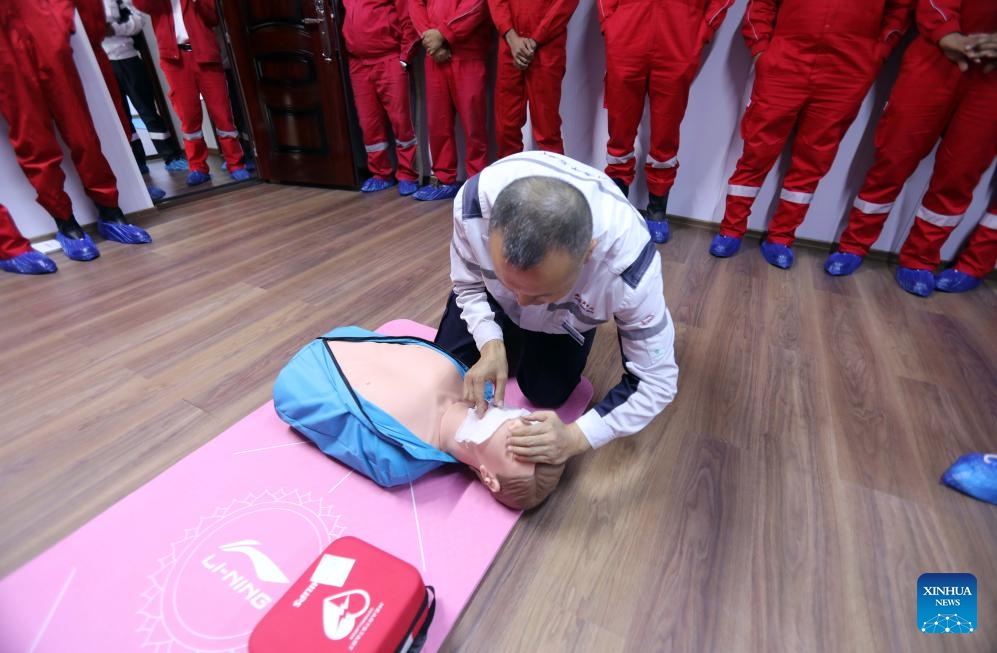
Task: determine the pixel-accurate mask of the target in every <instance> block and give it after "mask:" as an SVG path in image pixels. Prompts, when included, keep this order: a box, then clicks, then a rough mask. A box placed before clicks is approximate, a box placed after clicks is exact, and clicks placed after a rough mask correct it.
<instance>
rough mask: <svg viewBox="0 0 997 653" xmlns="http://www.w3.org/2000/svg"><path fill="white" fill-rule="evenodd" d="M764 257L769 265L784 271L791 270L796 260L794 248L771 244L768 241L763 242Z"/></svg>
mask: <svg viewBox="0 0 997 653" xmlns="http://www.w3.org/2000/svg"><path fill="white" fill-rule="evenodd" d="M762 257H763V258H764V259H765V260H766V261H768V263H769V265H774V266H775V267H777V268H782V269H783V270H788V269H789V268H791V267H792V266H793V261H795V260H796V257H795V256H794V255H793V250H792V248H790V247H789V246H788V245H779V244H778V243H770V242H769V241H767V240H763V241H762Z"/></svg>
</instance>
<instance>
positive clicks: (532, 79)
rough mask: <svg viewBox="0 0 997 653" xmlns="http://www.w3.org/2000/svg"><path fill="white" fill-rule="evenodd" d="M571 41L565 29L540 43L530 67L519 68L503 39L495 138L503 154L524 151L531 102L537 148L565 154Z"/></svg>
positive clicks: (500, 44)
mask: <svg viewBox="0 0 997 653" xmlns="http://www.w3.org/2000/svg"><path fill="white" fill-rule="evenodd" d="M567 41H568V35H567V33H565V34H564V35H562V36H560V37H558V38H556V39H554V40H553V41H551V42H549V43H545V44H543V45H542V46H540V47H538V48H537V51H536V54H534V56H533V61H532V62H531V63H530V65H529V67H528V68H527V69H526V70H519V69H518V68H516V67H515V66H514V65H513V63H512V50H511V49H510V48H509V44H508V43H506V41H505V39H503V38H500V39H499V53H498V71H497V74H496V79H495V140H496V142H497V144H498V156H499V158H502V157H504V156H508V155H510V154H515V153H516V152H522V151H523V125H525V124H526V104H527V102H529V105H530V121H531V123H532V128H533V140H535V141H536V142H537V148H538V149H540V150H545V151H547V152H556V153H557V154H564V141H563V139H562V138H561V83H562V82H563V81H564V71H565V69H566V66H567V55H566V52H565V46H566V44H567Z"/></svg>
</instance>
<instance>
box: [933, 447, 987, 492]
mask: <svg viewBox="0 0 997 653" xmlns="http://www.w3.org/2000/svg"><path fill="white" fill-rule="evenodd" d="M942 483H944V484H945V485H947V486H949V487H950V488H952V489H953V490H958V491H959V492H962V493H963V494H968V495H969V496H971V497H974V498H977V499H979V500H980V501H986V502H987V503H993V504H997V454H992V453H988V454H983V453H967V454H966V455H965V456H960V457H959V460H957V461H955V462H954V463H952V466H951V467H949V468H948V469H947V470H945V473H944V474H943V475H942Z"/></svg>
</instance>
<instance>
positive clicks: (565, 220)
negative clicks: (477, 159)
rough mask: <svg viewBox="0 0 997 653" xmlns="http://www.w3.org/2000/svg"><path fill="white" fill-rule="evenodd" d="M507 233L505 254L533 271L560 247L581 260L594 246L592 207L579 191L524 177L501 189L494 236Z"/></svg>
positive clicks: (493, 221) (556, 182) (557, 181)
mask: <svg viewBox="0 0 997 653" xmlns="http://www.w3.org/2000/svg"><path fill="white" fill-rule="evenodd" d="M494 231H499V232H501V233H502V255H503V256H504V257H505V260H506V261H507V262H508V263H509V265H512V266H513V267H516V268H519V269H520V270H529V269H530V268H532V267H533V266H535V265H537V264H538V263H540V261H542V260H543V259H544V257H546V256H547V254H548V253H549V252H550V251H552V250H555V249H561V250H564V251H565V252H567V253H568V254H569V255H571V256H572V257H574V258H577V259H579V260H580V259H581V258H582V257H583V256H584V255H585V253H586V252H587V251H588V247H589V243H590V242H592V209H591V208H589V204H588V201H587V200H586V199H585V196H584V195H583V194H582V193H581V191H579V190H578V189H577V188H575V187H574V186H572V185H571V184H569V183H568V182H566V181H563V180H561V179H557V178H556V177H542V176H535V177H522V178H521V179H517V180H515V181H513V182H512V183H510V184H509V185H508V186H506V187H505V188H503V189H502V191H501V192H500V193H499V194H498V197H497V198H495V204H494V205H493V206H492V214H491V224H490V225H489V232H494Z"/></svg>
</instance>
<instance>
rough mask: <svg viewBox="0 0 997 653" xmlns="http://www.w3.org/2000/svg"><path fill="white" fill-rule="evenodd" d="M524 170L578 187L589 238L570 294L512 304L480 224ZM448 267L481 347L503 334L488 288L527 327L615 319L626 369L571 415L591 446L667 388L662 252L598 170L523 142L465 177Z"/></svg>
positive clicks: (624, 427)
mask: <svg viewBox="0 0 997 653" xmlns="http://www.w3.org/2000/svg"><path fill="white" fill-rule="evenodd" d="M531 176H545V177H556V178H558V179H562V180H564V181H566V182H568V183H569V184H571V185H572V186H574V187H575V188H577V189H578V190H579V191H581V192H582V194H583V195H584V196H585V199H586V200H587V201H588V203H589V206H590V207H591V209H592V222H593V225H592V226H593V230H592V237H593V238H594V239H595V240H596V241H597V244H596V246H595V250H594V251H593V252H592V256H591V258H590V259H589V261H588V262H587V263H585V265H584V267H583V268H582V272H581V274H580V275H579V277H578V281H577V282H576V283H575V287H574V288H573V289H572V290H571V292H569V293H568V295H566V296H565V297H563V298H562V299H560V300H558V301H557V302H554V303H550V304H544V305H539V306H520V305H519V304H518V303H517V302H516V296H515V294H514V293H513V292H511V291H510V290H509V289H507V288H506V287H505V286H503V285H502V284H501V283H500V282H499V281H498V279H497V278H496V276H495V266H494V265H493V264H492V259H491V254H490V252H489V249H488V225H489V219H490V216H491V210H492V206H493V205H494V203H495V199H496V198H497V197H498V194H499V192H500V191H501V190H502V189H503V188H505V187H506V186H507V185H508V184H509V183H511V182H512V181H514V180H516V179H520V178H522V177H531ZM450 277H451V279H452V280H453V285H454V293H455V294H456V296H457V305H458V306H459V307H460V308H461V317H462V318H463V319H464V321H465V322H467V325H468V329H469V330H470V332H471V335H472V336H473V337H474V342H475V344H477V346H478V349H479V350H480V349H481V347H482V346H483V345H484V344H485V343H486V342H488V341H489V340H501V339H502V330H501V328H500V327H499V325H498V323H497V322H496V321H495V313H494V312H493V311H492V309H491V307H490V306H489V304H488V299H487V294H490V295H491V296H492V297H493V298H494V299H495V301H497V302H498V304H499V306H501V307H502V310H504V311H505V312H506V314H507V315H508V316H509V318H510V319H511V320H512V321H513V322H514V323H515V324H517V325H519V326H520V327H521V328H523V329H526V330H529V331H540V332H543V333H555V334H567V335H569V336H571V337H573V338H575V339H576V340H579V341H581V340H582V335H581V334H584V333H585V332H587V331H591V330H592V329H594V328H596V327H597V326H598V325H599V324H602V323H603V322H608V321H609V320H615V322H616V328H617V332H618V333H619V342H620V351H621V353H622V355H623V366H624V368H626V371H627V374H625V375H624V376H623V379H622V381H621V382H620V383H619V385H617V386H616V387H615V388H613V389H612V390H610V392H609V394H607V395H606V396H605V397H604V398H603V399H602V401H601V402H599V404H598V405H597V406H595V407H594V408H593V409H592V410H590V411H588V412H587V413H585V414H584V415H582V416H581V417H580V418H579V419H578V421H577V422H576V423H577V424H578V426H579V427H580V428H581V430H582V432H583V433H584V434H585V437H586V438H587V439H588V441H589V443H590V444H591V445H592V447H593V448H595V447H599V446H602V445H604V444H606V443H607V442H609V441H610V440H612V439H614V438H617V437H620V436H623V435H630V434H632V433H636V432H637V431H639V430H641V429H643V428H644V427H645V426H647V425H648V424H649V423H650V422H651V420H652V419H654V417H655V416H656V415H657V414H658V413H660V412H661V411H662V410H663V409H664V408H665V406H667V405H668V404H669V403H671V401H672V399H673V398H674V397H675V393H676V391H677V385H678V384H677V381H678V365H676V363H675V351H674V340H675V328H674V325H673V324H672V319H671V315H670V314H669V313H668V308H667V307H666V306H665V297H664V292H663V288H662V280H661V259H660V257H659V256H658V251H657V250H656V249H655V247H654V244H653V243H652V242H651V239H650V236H649V235H648V232H647V228H646V227H645V225H644V222H643V220H642V219H641V217H640V214H639V213H638V212H637V210H636V209H634V207H633V206H632V205H631V204H630V203H629V202H628V201H627V200H626V198H625V197H623V194H622V193H620V191H619V189H617V188H616V186H615V184H613V182H612V180H610V179H609V177H607V176H606V175H604V174H603V173H602V172H600V171H598V170H596V169H594V168H591V167H589V166H587V165H584V164H582V163H579V162H577V161H574V160H573V159H569V158H567V157H565V156H562V155H559V154H553V153H551V152H522V153H520V154H514V155H512V156H509V157H506V158H504V159H501V160H499V161H497V162H495V163H493V164H492V165H490V166H488V167H487V168H485V169H484V170H482V171H481V173H479V174H478V175H476V176H474V177H472V178H470V179H469V180H468V181H467V183H465V184H464V186H463V188H461V190H460V192H459V193H458V194H457V197H456V198H455V200H454V231H453V240H452V241H451V244H450ZM486 292H487V294H486Z"/></svg>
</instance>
